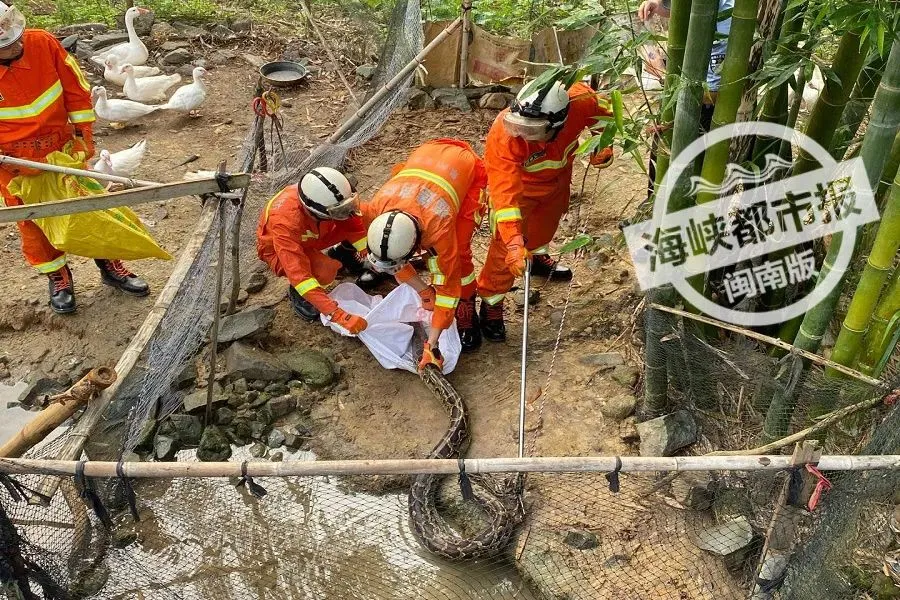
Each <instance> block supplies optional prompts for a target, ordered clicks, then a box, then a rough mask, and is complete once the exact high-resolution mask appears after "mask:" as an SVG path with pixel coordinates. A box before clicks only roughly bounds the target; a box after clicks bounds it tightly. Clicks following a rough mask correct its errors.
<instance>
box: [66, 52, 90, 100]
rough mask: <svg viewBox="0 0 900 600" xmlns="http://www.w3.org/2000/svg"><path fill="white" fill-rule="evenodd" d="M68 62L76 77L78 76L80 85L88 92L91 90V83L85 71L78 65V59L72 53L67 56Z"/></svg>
mask: <svg viewBox="0 0 900 600" xmlns="http://www.w3.org/2000/svg"><path fill="white" fill-rule="evenodd" d="M66 64H67V65H69V68H70V69H72V72H73V73H74V74H75V77H76V78H78V85H80V86H81V89H83V90H84V91H86V92H89V91H91V84H89V83H88V81H87V79H85V77H84V73H83V72H82V71H81V67H79V66H78V61H77V60H76V59H75V57H74V56H72V55H71V54H69V55H68V56H66Z"/></svg>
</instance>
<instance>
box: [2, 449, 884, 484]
mask: <svg viewBox="0 0 900 600" xmlns="http://www.w3.org/2000/svg"><path fill="white" fill-rule="evenodd" d="M617 461H620V462H621V465H622V468H621V471H623V472H626V473H648V472H659V471H720V470H725V471H780V470H782V469H786V468H788V467H790V466H791V457H790V456H784V455H780V454H776V455H769V456H669V457H662V456H659V457H645V456H619V457H616V456H567V457H539V458H467V459H465V467H466V472H467V473H606V472H609V471H612V470H613V469H615V468H616V464H617ZM77 465H78V461H74V460H36V459H25V458H0V473H4V474H9V475H33V474H44V475H53V476H69V475H74V474H75V469H76V468H77ZM117 465H118V463H116V462H112V461H85V464H84V474H85V475H86V476H88V477H116V476H117V475H116V466H117ZM817 466H818V468H819V469H821V470H823V471H871V470H894V469H900V455H896V454H878V455H828V456H822V457H821V458H820V459H819V462H818V464H817ZM244 467H245V468H246V471H247V475H250V476H251V477H309V476H329V475H419V474H426V473H434V474H440V475H453V474H456V473H459V461H458V460H457V459H455V458H453V459H430V458H412V459H393V460H323V461H305V460H290V461H283V462H276V463H273V462H267V461H259V462H257V461H247V462H246V463H240V462H126V463H123V464H122V472H123V474H124V475H125V477H134V478H173V477H240V476H241V470H242V468H244ZM54 479H55V477H54Z"/></svg>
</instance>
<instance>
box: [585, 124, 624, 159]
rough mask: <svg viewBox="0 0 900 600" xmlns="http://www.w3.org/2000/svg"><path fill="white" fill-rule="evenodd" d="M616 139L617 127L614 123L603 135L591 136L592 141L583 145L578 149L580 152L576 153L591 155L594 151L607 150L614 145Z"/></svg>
mask: <svg viewBox="0 0 900 600" xmlns="http://www.w3.org/2000/svg"><path fill="white" fill-rule="evenodd" d="M615 137H616V125H615V124H614V123H613V124H610V125H608V126H607V127H606V129H604V130H603V133H602V134H600V135H594V136H591V139H589V140H587V141H586V142H585V143H583V144H581V146H579V147H578V150H576V151H575V154H589V153H591V152H593V151H594V150H597V149H600V148H606V147H607V146H609V145H610V144H612V142H613V139H615Z"/></svg>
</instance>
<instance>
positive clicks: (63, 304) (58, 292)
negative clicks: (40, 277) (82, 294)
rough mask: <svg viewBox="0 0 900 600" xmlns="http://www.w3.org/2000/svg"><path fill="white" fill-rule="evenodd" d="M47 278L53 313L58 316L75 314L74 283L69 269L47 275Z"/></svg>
mask: <svg viewBox="0 0 900 600" xmlns="http://www.w3.org/2000/svg"><path fill="white" fill-rule="evenodd" d="M47 277H48V278H49V279H50V282H49V283H50V286H49V288H50V308H51V309H53V312H55V313H57V314H60V315H65V314H68V313H72V312H75V309H76V308H77V306H76V304H75V282H74V281H73V280H72V271H70V270H69V267H63V268H62V269H59V270H58V271H54V272H52V273H48V274H47Z"/></svg>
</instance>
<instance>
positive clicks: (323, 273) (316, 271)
mask: <svg viewBox="0 0 900 600" xmlns="http://www.w3.org/2000/svg"><path fill="white" fill-rule="evenodd" d="M305 252H306V258H307V260H309V270H310V271H311V273H310V276H311V277H315V278H316V281H318V282H319V284H320V285H322V286H326V285H328V284H330V283H331V282H332V281H334V278H335V277H337V273H338V271H339V270H340V268H341V263H340V261H337V260H335V259H333V258H331V257H330V256H328V255H326V254H325V253H324V252H321V251H319V250H312V249H307V250H306V251H305ZM266 263H267V264H268V265H269V268H270V269H272V272H273V273H274V274H275V275H277V276H278V277H287V273H285V272H284V267H282V266H281V261H279V260H278V255H277V254H273V255H272V257H271V259H267V260H266ZM317 289H318V288H317Z"/></svg>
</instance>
